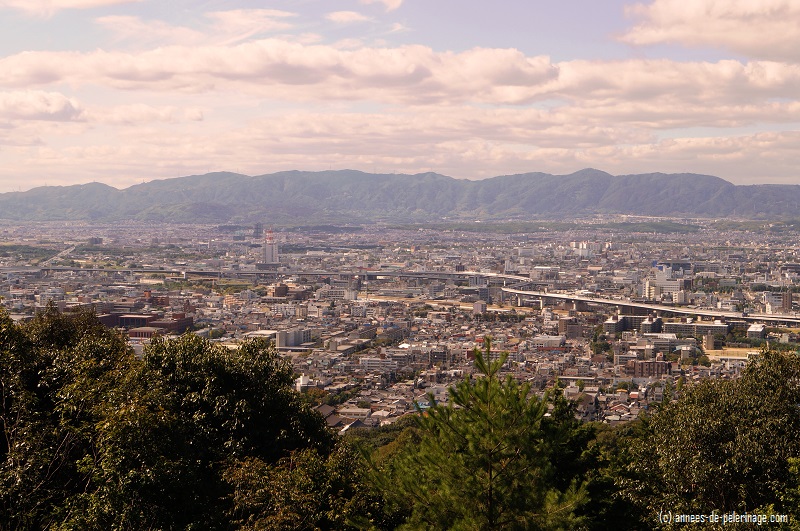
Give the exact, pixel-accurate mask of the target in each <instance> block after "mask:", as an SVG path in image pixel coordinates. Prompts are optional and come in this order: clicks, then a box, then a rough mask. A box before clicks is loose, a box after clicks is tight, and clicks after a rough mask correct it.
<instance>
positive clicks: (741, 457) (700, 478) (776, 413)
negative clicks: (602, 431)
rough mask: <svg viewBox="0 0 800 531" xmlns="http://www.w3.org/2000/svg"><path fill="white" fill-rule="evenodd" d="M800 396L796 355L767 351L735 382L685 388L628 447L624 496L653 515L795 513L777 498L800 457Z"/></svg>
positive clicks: (714, 382) (716, 382)
mask: <svg viewBox="0 0 800 531" xmlns="http://www.w3.org/2000/svg"><path fill="white" fill-rule="evenodd" d="M799 392H800V357H798V354H797V353H791V354H785V353H778V352H771V351H765V352H763V353H762V354H761V356H760V357H759V359H758V360H756V361H755V362H753V363H752V364H751V365H750V366H749V367H748V368H747V369H746V370H745V371H744V374H743V375H742V377H741V378H740V379H739V380H734V381H721V380H707V381H702V382H700V383H697V384H693V385H685V386H683V388H682V390H681V393H680V395H679V397H678V399H676V400H673V401H672V402H670V403H668V404H665V405H664V406H663V407H662V408H661V410H660V411H658V412H657V413H656V414H654V415H653V416H652V418H650V419H649V420H648V422H647V423H646V429H645V430H644V433H643V434H642V435H641V436H640V437H638V438H636V439H635V440H634V441H633V442H632V444H631V445H630V447H631V451H632V452H633V455H632V459H631V461H630V463H629V465H628V471H627V474H626V476H627V477H623V478H620V485H621V486H622V487H623V492H624V494H625V495H626V496H627V497H628V499H630V500H631V501H633V502H634V503H636V504H637V505H638V506H639V507H641V508H642V511H643V513H645V514H649V515H651V516H652V515H653V514H657V513H658V512H659V511H660V510H661V509H670V510H672V511H676V512H680V513H686V514H702V513H710V512H711V511H713V510H717V511H720V512H725V511H734V510H735V511H738V512H746V511H753V510H754V509H756V508H758V507H762V506H767V505H773V506H775V507H776V508H777V509H787V510H788V509H795V510H796V507H786V506H784V507H782V506H781V501H780V499H781V496H782V494H783V491H784V490H785V489H786V487H787V485H789V484H791V479H792V474H791V472H790V468H789V463H790V460H791V459H793V458H797V457H800V409H799V408H798V397H800V393H799ZM779 512H780V511H779ZM651 523H652V522H651Z"/></svg>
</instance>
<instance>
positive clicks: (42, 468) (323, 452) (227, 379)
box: [0, 307, 346, 530]
mask: <svg viewBox="0 0 800 531" xmlns="http://www.w3.org/2000/svg"><path fill="white" fill-rule="evenodd" d="M292 383H293V375H292V370H291V367H290V366H289V365H288V364H287V363H286V362H284V361H283V360H282V359H281V358H280V357H279V356H278V355H277V353H276V352H275V350H274V349H273V348H272V347H271V345H270V344H268V343H266V342H262V341H254V342H247V343H244V344H242V345H241V347H240V348H239V349H237V350H228V349H226V348H223V347H221V346H219V345H216V344H213V343H210V342H208V341H206V340H203V339H201V338H198V337H197V336H193V335H186V336H183V337H181V338H180V339H176V340H165V339H156V340H154V341H153V343H151V345H150V346H149V347H148V348H147V349H146V350H145V355H144V358H143V359H141V360H139V359H137V358H136V357H135V356H134V354H133V351H132V350H130V349H128V347H127V344H126V341H125V338H124V337H122V336H120V335H119V334H118V333H116V332H115V331H111V330H108V329H106V328H105V327H103V326H102V325H100V323H99V322H98V320H97V318H96V317H95V316H94V315H92V314H89V313H79V314H76V315H62V314H59V313H58V312H57V311H56V310H55V309H54V308H52V307H51V308H49V309H48V310H47V311H46V312H45V313H44V314H42V315H40V316H37V317H36V318H35V319H34V320H33V321H32V322H31V323H29V324H24V325H17V324H15V323H13V322H12V321H11V320H10V319H9V318H8V316H7V315H6V314H5V313H2V312H0V423H1V424H0V428H1V429H2V431H3V434H2V435H3V437H2V438H0V529H3V530H5V529H9V530H11V529H44V528H52V529H165V528H168V529H198V528H202V529H226V528H228V527H230V525H231V524H230V522H231V519H232V518H233V514H234V513H235V511H236V500H235V499H234V493H235V492H241V489H238V491H237V486H236V485H234V484H232V483H231V482H230V481H229V478H230V477H232V476H231V474H232V472H231V471H235V470H237V469H239V468H242V467H243V466H244V465H243V463H248V462H259V463H262V464H263V466H265V467H280V466H281V463H282V462H283V461H282V460H284V459H285V458H286V457H288V456H291V455H292V454H293V453H294V452H298V451H306V450H308V451H313V452H316V453H317V454H318V455H319V456H320V458H321V459H323V460H326V459H327V456H328V455H329V454H330V452H331V450H332V448H333V436H332V435H331V433H330V432H329V431H328V430H327V428H326V426H325V423H324V421H323V419H322V418H321V416H320V415H318V414H317V413H316V412H314V411H312V410H311V409H310V407H309V406H308V405H307V404H306V403H305V402H304V401H303V400H302V398H301V396H300V395H299V393H297V392H295V391H294V390H293V389H292ZM343 498H346V496H343Z"/></svg>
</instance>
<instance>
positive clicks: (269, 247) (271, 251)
mask: <svg viewBox="0 0 800 531" xmlns="http://www.w3.org/2000/svg"><path fill="white" fill-rule="evenodd" d="M263 258H264V263H265V264H277V263H278V262H280V256H278V243H277V242H276V241H275V237H274V235H273V234H272V229H269V230H268V231H267V234H266V236H265V237H264V256H263Z"/></svg>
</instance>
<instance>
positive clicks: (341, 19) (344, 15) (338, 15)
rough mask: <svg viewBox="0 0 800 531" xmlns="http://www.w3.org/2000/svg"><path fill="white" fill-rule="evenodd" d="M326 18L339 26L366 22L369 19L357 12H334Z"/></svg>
mask: <svg viewBox="0 0 800 531" xmlns="http://www.w3.org/2000/svg"><path fill="white" fill-rule="evenodd" d="M325 18H326V19H328V20H330V21H331V22H336V23H337V24H352V23H354V22H366V21H368V20H369V17H367V16H365V15H362V14H361V13H358V12H356V11H334V12H332V13H328V14H327V15H325Z"/></svg>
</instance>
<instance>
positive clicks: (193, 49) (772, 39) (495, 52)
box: [0, 0, 800, 192]
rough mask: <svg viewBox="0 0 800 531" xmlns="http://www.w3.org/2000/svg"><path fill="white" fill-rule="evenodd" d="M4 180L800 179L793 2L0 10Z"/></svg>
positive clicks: (337, 1) (50, 0)
mask: <svg viewBox="0 0 800 531" xmlns="http://www.w3.org/2000/svg"><path fill="white" fill-rule="evenodd" d="M0 23H1V24H2V27H3V30H4V31H3V33H4V35H3V38H2V39H0V192H8V191H18V190H27V189H30V188H32V187H36V186H42V185H72V184H82V183H88V182H93V181H97V182H103V183H106V184H109V185H111V186H114V187H117V188H125V187H128V186H131V185H133V184H138V183H141V182H145V181H150V180H153V179H164V178H171V177H180V176H184V175H194V174H203V173H207V172H212V171H233V172H238V173H243V174H247V175H261V174H265V173H272V172H277V171H283V170H312V171H318V170H328V169H357V170H362V171H366V172H375V173H421V172H428V171H433V172H437V173H442V174H445V175H449V176H451V177H456V178H466V179H482V178H487V177H493V176H496V175H507V174H516V173H525V172H534V171H541V172H547V173H554V174H568V173H572V172H575V171H578V170H580V169H583V168H589V167H591V168H597V169H601V170H604V171H607V172H609V173H612V174H615V175H620V174H632V173H652V172H664V173H681V172H692V173H703V174H710V175H716V176H718V177H721V178H723V179H726V180H728V181H730V182H733V183H736V184H760V183H783V184H800V2H798V1H797V0H691V1H686V0H651V1H645V2H635V1H624V0H603V1H599V0H563V1H560V2H553V1H552V0H526V1H524V2H523V1H519V0H494V1H493V2H486V1H479V0H294V1H288V0H274V1H268V0H260V1H254V0H227V1H222V0H205V1H204V0H194V1H189V0H0Z"/></svg>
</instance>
